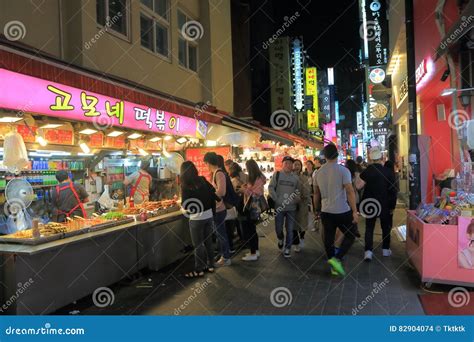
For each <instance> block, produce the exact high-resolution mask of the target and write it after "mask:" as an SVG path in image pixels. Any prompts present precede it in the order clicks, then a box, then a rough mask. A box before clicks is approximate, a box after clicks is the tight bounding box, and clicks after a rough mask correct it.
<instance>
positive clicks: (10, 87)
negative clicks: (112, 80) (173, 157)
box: [0, 69, 203, 138]
mask: <svg viewBox="0 0 474 342" xmlns="http://www.w3.org/2000/svg"><path fill="white" fill-rule="evenodd" d="M0 79H1V80H2V82H0V108H7V109H11V110H19V111H23V110H24V108H28V112H31V113H37V114H43V115H47V116H54V117H58V118H63V119H67V120H78V121H85V122H91V123H94V124H97V125H98V126H100V127H104V128H109V127H113V126H115V127H124V128H130V129H135V130H142V131H149V132H156V133H163V134H171V135H180V136H190V137H200V138H203V137H201V133H199V132H201V130H198V125H199V120H196V119H194V118H190V117H187V116H182V115H178V114H174V113H170V112H166V111H163V110H160V109H155V108H150V107H148V106H144V105H140V104H136V103H132V102H128V101H123V100H120V99H116V98H112V97H109V96H105V95H100V94H97V93H93V92H89V91H85V90H82V89H78V88H74V87H70V86H66V85H64V84H60V83H55V82H50V81H47V80H43V79H40V78H36V77H31V76H27V75H23V74H20V73H16V72H12V71H8V70H5V69H0Z"/></svg>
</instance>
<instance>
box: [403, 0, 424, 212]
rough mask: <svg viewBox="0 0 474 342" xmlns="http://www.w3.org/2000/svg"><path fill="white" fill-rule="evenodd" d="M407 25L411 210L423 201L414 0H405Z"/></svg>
mask: <svg viewBox="0 0 474 342" xmlns="http://www.w3.org/2000/svg"><path fill="white" fill-rule="evenodd" d="M405 25H406V44H407V74H408V114H409V126H410V131H409V132H410V149H409V152H408V154H409V156H408V162H409V164H410V172H409V179H408V182H409V188H410V204H409V207H410V209H411V210H415V209H416V208H417V206H418V205H419V204H420V201H421V180H420V149H419V148H418V120H417V108H416V107H417V106H416V77H415V74H416V66H415V28H414V26H415V25H414V22H413V0H405Z"/></svg>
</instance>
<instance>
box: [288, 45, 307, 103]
mask: <svg viewBox="0 0 474 342" xmlns="http://www.w3.org/2000/svg"><path fill="white" fill-rule="evenodd" d="M291 62H292V76H293V98H294V100H293V106H294V109H295V111H297V112H300V111H302V110H303V108H304V83H303V81H304V74H303V72H304V70H303V42H302V41H301V40H300V39H299V38H296V39H294V40H293V41H292V50H291Z"/></svg>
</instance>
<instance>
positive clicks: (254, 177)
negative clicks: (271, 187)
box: [241, 159, 266, 261]
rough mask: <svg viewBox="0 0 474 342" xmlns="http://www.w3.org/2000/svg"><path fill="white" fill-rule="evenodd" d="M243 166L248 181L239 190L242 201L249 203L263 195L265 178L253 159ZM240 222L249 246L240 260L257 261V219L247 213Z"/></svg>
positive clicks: (258, 254)
mask: <svg viewBox="0 0 474 342" xmlns="http://www.w3.org/2000/svg"><path fill="white" fill-rule="evenodd" d="M245 167H246V168H247V171H248V182H247V183H245V184H243V185H242V187H241V192H242V193H243V194H244V203H249V201H251V200H252V199H259V198H261V197H263V192H264V189H263V187H264V185H265V182H266V179H265V176H264V175H263V173H262V171H261V170H260V168H259V167H258V164H257V162H256V161H255V160H253V159H249V160H247V161H246V162H245ZM242 224H243V228H244V229H243V231H244V237H245V240H246V241H247V242H248V246H249V248H250V252H249V253H247V254H246V255H245V256H244V257H243V258H242V260H243V261H257V260H258V258H259V257H260V251H259V250H258V234H257V221H256V220H255V218H254V217H252V215H250V213H248V214H247V217H246V219H245V221H243V223H242Z"/></svg>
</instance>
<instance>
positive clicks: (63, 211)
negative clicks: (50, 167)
mask: <svg viewBox="0 0 474 342" xmlns="http://www.w3.org/2000/svg"><path fill="white" fill-rule="evenodd" d="M56 179H57V180H58V182H59V184H58V185H56V188H55V189H53V191H52V204H53V207H54V211H53V214H54V218H55V221H56V222H64V221H66V218H68V217H74V216H80V217H84V218H87V213H86V210H85V209H84V203H86V202H88V201H89V194H88V193H87V191H86V189H85V188H84V187H83V186H82V185H80V184H76V183H74V182H73V181H72V180H71V178H70V177H69V174H68V172H67V171H66V170H60V171H58V172H56Z"/></svg>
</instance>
